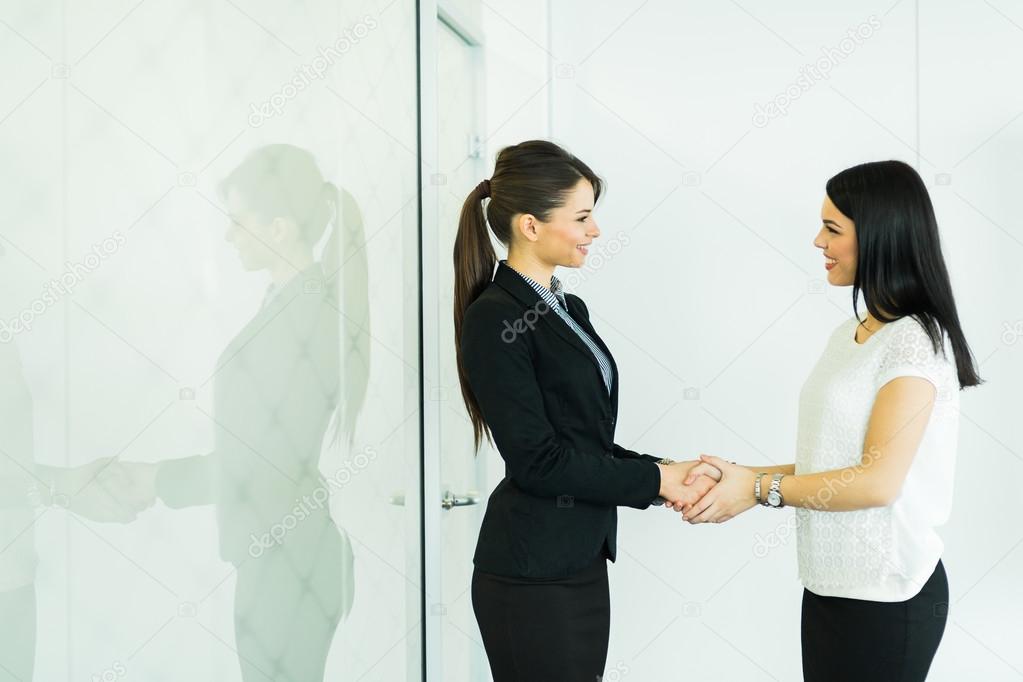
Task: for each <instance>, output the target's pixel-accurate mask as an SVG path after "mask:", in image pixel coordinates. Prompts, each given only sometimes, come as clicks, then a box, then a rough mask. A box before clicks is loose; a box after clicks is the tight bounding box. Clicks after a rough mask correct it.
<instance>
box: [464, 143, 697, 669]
mask: <svg viewBox="0 0 1023 682" xmlns="http://www.w3.org/2000/svg"><path fill="white" fill-rule="evenodd" d="M602 188H603V184H602V182H601V180H600V178H599V177H597V175H596V174H595V173H593V171H592V170H590V168H589V167H588V166H587V165H586V164H584V163H583V162H582V161H580V160H579V159H577V158H575V157H574V156H572V155H571V154H569V153H568V152H566V151H565V150H563V149H561V148H560V147H558V146H557V145H555V144H552V143H550V142H544V141H531V142H523V143H521V144H518V145H515V146H512V147H508V148H506V149H503V150H502V151H501V152H500V154H498V157H497V163H496V166H495V168H494V174H493V176H492V177H491V178H490V179H489V180H484V181H483V182H481V183H480V184H479V185H477V186H476V188H475V189H473V191H472V192H471V193H470V195H469V197H468V198H467V199H466V201H465V205H464V206H463V208H462V214H461V219H460V221H459V226H458V236H457V238H456V241H455V248H454V265H455V296H454V298H455V306H454V307H455V310H454V317H455V338H456V340H457V347H456V353H457V359H458V373H459V380H460V382H461V387H462V396H463V399H464V401H465V405H466V408H467V410H468V412H469V417H470V419H471V420H472V424H473V430H474V436H475V442H476V446H477V449H478V447H479V444H480V442H481V441H482V439H483V437H484V436H486V437H487V438H488V439H489V440H491V441H492V442H493V443H494V444H495V445H496V447H497V450H498V452H499V453H500V455H501V457H502V458H503V459H504V461H505V467H506V469H505V470H506V475H505V478H504V479H503V480H502V481H501V482H500V483H499V484H498V486H497V488H496V489H495V490H494V491H493V493H492V494H491V495H490V499H489V502H488V504H487V510H486V515H485V517H484V520H483V525H482V528H481V529H480V536H479V542H478V544H477V547H476V553H475V556H474V564H475V572H474V574H473V580H472V601H473V609H474V611H475V614H476V619H477V621H478V623H479V627H480V632H481V634H482V636H483V643H484V646H485V648H486V651H487V656H488V657H489V659H490V668H491V670H492V672H493V676H494V680H495V682H513V681H522V682H525V681H526V680H529V681H533V680H544V681H548V680H550V681H553V680H558V681H559V682H574V681H578V682H593V681H594V680H596V679H600V676H601V675H603V672H604V664H605V662H606V658H607V645H608V635H609V627H610V606H609V603H610V600H609V594H608V581H607V560H608V559H610V560H611V561H614V558H615V552H616V528H617V507H618V506H619V505H624V506H630V507H635V508H638V509H644V508H646V507H648V506H650V504H651V503H652V502H655V501H657V500H658V499H660V498H663V499H666V500H668V501H673V502H676V503H679V504H682V503H687V502H692V501H695V500H696V499H698V498H699V497H700V495H701V494H702V493H703V492H706V490H708V489H709V488H710V487H711V486H712V485H713V481H712V480H711V479H710V478H709V477H706V476H701V477H699V478H698V479H697V480H696V481H695V482H693V483H692V484H691V485H690V486H684V485H683V481H684V479H685V478H686V476H687V474H688V473H689V470H690V469H691V468H692V467H693V466H694V465H695V463H694V462H685V463H677V464H676V463H673V462H672V461H671V460H667V459H660V458H657V457H653V456H651V455H644V454H639V453H637V452H634V451H632V450H628V449H626V448H623V447H621V446H620V445H617V444H615V442H614V431H615V422H616V420H617V413H618V371H617V367H616V366H615V363H614V358H613V357H612V355H611V351H610V350H609V349H608V347H607V346H606V345H605V344H604V342H603V341H602V340H601V338H600V337H599V336H598V335H597V332H596V331H595V330H594V328H593V325H592V324H591V323H590V318H589V312H588V310H587V307H586V304H585V303H583V301H582V299H580V298H579V297H578V296H575V295H573V294H569V293H565V292H563V291H562V289H561V283H560V281H559V280H558V279H557V277H555V276H554V270H555V268H556V267H558V266H561V267H568V268H579V267H582V266H583V265H584V263H585V262H586V255H587V252H588V248H589V246H590V244H591V243H592V241H593V240H594V239H596V238H598V237H599V236H600V229H599V228H598V227H597V224H596V222H595V221H594V218H593V207H594V203H595V201H596V200H597V199H598V198H599V196H600V193H601V190H602ZM484 202H486V213H484ZM488 224H489V226H490V229H489V230H488V228H487V225H488ZM491 231H492V232H493V235H494V236H495V237H496V238H497V240H498V241H499V242H501V243H502V244H504V245H505V246H506V247H507V248H508V258H507V260H504V261H501V262H500V263H498V262H497V257H496V255H495V252H494V247H493V245H492V242H491V240H490V233H491ZM495 267H496V271H495Z"/></svg>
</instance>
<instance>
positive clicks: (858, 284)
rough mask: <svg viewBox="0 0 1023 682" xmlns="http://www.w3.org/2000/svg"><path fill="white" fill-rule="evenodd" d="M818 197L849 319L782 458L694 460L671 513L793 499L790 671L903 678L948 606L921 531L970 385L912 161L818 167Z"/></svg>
mask: <svg viewBox="0 0 1023 682" xmlns="http://www.w3.org/2000/svg"><path fill="white" fill-rule="evenodd" d="M826 194H827V196H826V197H825V199H824V205H823V208H822V210H821V222H822V226H821V229H820V231H819V232H818V234H817V237H816V238H815V239H814V245H815V246H816V247H817V248H819V249H821V251H822V252H823V254H824V259H825V262H824V267H825V268H826V269H827V272H828V282H829V283H830V284H832V285H833V286H841V287H846V286H851V287H852V288H853V296H852V301H853V311H854V313H855V314H856V317H855V319H850V320H849V321H847V322H843V323H842V324H841V325H839V326H838V328H837V329H836V330H835V332H834V333H833V334H832V336H831V339H830V340H829V341H828V344H827V347H826V348H825V349H824V354H823V355H822V356H821V358H820V359H819V360H818V361H817V364H816V366H815V367H814V368H813V370H812V371H811V373H810V376H809V378H808V379H807V380H806V383H805V384H804V385H803V389H802V391H801V393H800V398H799V430H798V442H797V445H796V462H795V464H786V465H781V466H774V467H743V466H736V465H733V464H729V463H728V462H725V461H723V460H721V459H719V458H717V457H708V456H704V457H703V458H702V459H703V460H704V464H702V465H700V466H699V467H697V468H695V469H694V470H693V472H692V475H696V474H699V473H703V474H707V475H712V476H714V475H716V471H720V472H721V482H720V483H719V484H718V485H717V486H716V487H714V488H713V489H712V490H711V491H710V492H709V493H707V495H705V496H704V497H703V498H702V499H701V500H700V501H699V502H697V503H696V504H695V505H691V506H686V505H676V509H680V510H681V511H682V512H683V515H684V517H685V518H687V519H688V520H689V521H690V522H692V523H703V522H721V521H726V520H728V519H729V518H731V517H733V516H735V515H736V514H739V513H742V512H743V511H746V510H747V509H750V508H751V507H753V506H754V505H756V504H757V503H758V502H759V503H760V504H762V505H764V506H768V507H774V508H778V507H782V506H786V505H788V506H793V507H796V520H797V524H798V525H797V538H798V556H799V575H800V579H801V580H802V582H803V585H804V587H805V589H804V591H803V607H802V650H803V676H804V679H805V680H806V681H807V682H818V681H820V682H824V681H826V682H840V681H842V680H856V681H861V680H872V681H879V682H880V681H884V680H891V681H892V682H895V681H898V682H914V681H919V680H924V679H925V678H926V677H927V671H928V669H929V668H930V665H931V661H932V660H933V658H934V654H935V652H936V651H937V648H938V644H939V643H940V641H941V637H942V634H943V633H944V629H945V622H946V620H947V616H948V581H947V579H946V576H945V569H944V566H943V565H942V562H941V554H942V549H943V545H942V541H941V538H940V537H939V536H938V534H937V532H936V530H935V528H936V527H937V526H940V525H942V524H943V523H944V522H945V521H946V520H947V518H948V515H949V512H950V510H951V507H952V484H953V480H954V472H955V458H956V440H957V437H958V428H959V391H960V390H961V389H964V388H966V387H968V386H976V385H978V384H980V383H981V380H980V378H979V377H978V375H977V370H976V368H975V366H974V360H973V356H972V354H971V352H970V348H969V346H968V345H967V343H966V338H965V336H964V335H963V331H962V328H961V326H960V323H959V314H958V312H957V310H956V305H955V299H954V297H953V295H952V287H951V284H950V282H949V276H948V271H947V269H946V267H945V260H944V257H943V256H942V252H941V242H940V239H939V236H938V226H937V221H936V219H935V216H934V209H933V207H932V205H931V200H930V197H929V196H928V194H927V188H926V187H925V186H924V183H923V181H922V180H921V179H920V176H919V175H918V174H917V172H916V171H915V170H913V168H912V167H910V166H908V165H907V164H905V163H902V162H899V161H882V162H876V163H867V164H863V165H860V166H855V167H853V168H849V169H846V170H844V171H842V172H841V173H839V174H838V175H836V176H835V177H833V178H831V180H829V181H828V183H827V192H826ZM861 293H862V294H863V299H864V302H865V303H866V307H867V314H866V316H865V317H864V318H863V319H860V317H859V311H858V307H857V302H858V300H859V295H860V294H861ZM758 614H759V617H760V618H763V619H764V620H765V621H769V620H770V617H771V614H770V613H769V612H767V611H766V610H765V609H764V608H763V607H761V608H759V609H758Z"/></svg>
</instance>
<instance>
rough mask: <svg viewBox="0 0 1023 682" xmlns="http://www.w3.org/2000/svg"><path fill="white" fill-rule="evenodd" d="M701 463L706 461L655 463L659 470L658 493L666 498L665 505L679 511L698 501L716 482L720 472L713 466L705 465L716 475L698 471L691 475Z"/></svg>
mask: <svg viewBox="0 0 1023 682" xmlns="http://www.w3.org/2000/svg"><path fill="white" fill-rule="evenodd" d="M703 465H706V463H705V462H700V461H693V462H676V463H674V464H658V465H657V466H658V468H659V469H660V471H661V490H660V495H661V497H663V498H664V499H665V500H666V501H665V503H664V506H665V507H672V508H674V509H676V510H678V511H681V510H682V509H683V508H685V507H688V506H689V505H692V504H693V503H695V502H696V501H698V500H699V499H700V498H701V497H703V496H704V495H705V494H706V493H707V491H709V490H710V489H711V488H713V487H714V486H715V485H716V484H717V482H718V479H720V478H721V472H720V471H718V470H717V469H716V468H714V467H713V466H710V465H706V466H708V467H710V469H712V470H713V471H714V472H717V476H716V477H714V476H710V475H700V474H699V473H697V474H696V475H695V476H693V475H692V472H693V471H694V470H695V469H697V468H698V467H701V466H703Z"/></svg>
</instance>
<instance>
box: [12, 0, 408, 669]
mask: <svg viewBox="0 0 1023 682" xmlns="http://www.w3.org/2000/svg"><path fill="white" fill-rule="evenodd" d="M417 17H418V15H417V7H416V5H415V3H413V2H407V1H405V0H366V1H360V2H353V1H350V0H342V1H331V2H327V1H309V2H301V3H275V2H269V1H268V0H245V1H244V2H242V1H241V0H238V1H234V0H227V1H226V2H218V3H205V2H198V3H184V4H173V3H172V4H167V3H147V2H114V3H107V4H105V5H103V6H93V7H89V8H88V9H86V8H84V7H78V6H75V5H68V4H57V3H42V4H39V3H27V2H24V3H10V4H8V6H6V7H5V9H4V11H3V17H2V19H3V21H0V34H2V35H3V38H2V40H0V55H2V59H0V64H2V66H0V70H2V73H3V76H4V80H5V82H6V83H7V87H5V88H4V90H3V92H2V93H0V156H2V158H3V160H4V161H3V163H2V164H0V173H2V178H0V185H2V187H3V188H4V190H3V192H2V197H3V201H2V203H0V206H2V210H3V215H4V217H5V220H4V221H3V225H2V226H0V246H2V255H0V281H2V286H0V312H2V315H0V365H2V367H3V374H2V382H0V422H2V428H0V679H2V680H4V681H5V682H7V681H8V680H12V681H22V682H28V681H30V680H73V679H91V680H104V681H106V680H119V679H139V680H142V679H144V680H150V681H158V680H179V679H199V680H223V681H229V680H244V681H245V682H250V681H261V680H302V681H304V682H309V681H312V680H320V679H329V680H356V679H358V680H379V681H385V680H386V681H387V682H393V681H394V680H419V679H422V678H421V675H422V669H423V653H422V641H423V631H422V627H421V609H422V606H423V601H424V600H423V598H422V546H421V530H422V524H421V516H422V514H421V500H420V492H419V491H420V485H421V465H420V461H421V451H422V448H421V437H420V430H421V418H422V417H421V409H420V405H421V395H422V394H421V386H420V383H421V381H420V373H421V372H420V359H419V358H420V353H421V351H420V347H421V325H420V302H419V297H420V286H421V285H420V271H419V261H420V255H419V247H420V245H419V224H420V205H419V204H420V200H419V194H420V193H419V182H420V181H419V154H418V146H419V140H418V118H417V117H418V107H417V104H418V87H417V85H418V83H417V81H418V70H417V42H416V41H417V32H418V30H417V29H418V26H417V21H418V19H417Z"/></svg>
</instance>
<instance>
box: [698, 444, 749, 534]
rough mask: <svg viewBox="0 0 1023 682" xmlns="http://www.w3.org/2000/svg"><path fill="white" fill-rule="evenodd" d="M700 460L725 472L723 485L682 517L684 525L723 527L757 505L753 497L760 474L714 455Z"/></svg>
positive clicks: (701, 456)
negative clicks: (714, 525)
mask: <svg viewBox="0 0 1023 682" xmlns="http://www.w3.org/2000/svg"><path fill="white" fill-rule="evenodd" d="M700 460H701V461H703V462H706V463H707V464H710V465H712V466H714V467H715V468H717V469H718V470H719V471H720V472H721V482H719V483H718V484H717V485H716V486H714V487H713V488H711V489H710V490H709V491H708V492H707V494H706V495H704V496H703V497H701V498H700V499H699V500H698V501H697V502H696V503H695V504H693V505H692V506H690V507H689V509H687V510H685V511H684V512H683V513H682V519H683V520H684V521H688V522H689V523H722V522H724V521H728V520H729V519H731V518H734V517H736V516H738V515H739V514H741V513H743V512H744V511H746V510H747V509H752V508H753V507H754V506H755V505H756V503H757V501H756V498H755V497H754V496H753V485H754V483H755V482H756V474H755V473H754V472H753V471H751V470H749V469H747V468H746V467H742V466H739V465H737V464H732V463H730V462H726V461H725V460H723V459H721V458H720V457H714V456H712V455H700Z"/></svg>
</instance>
